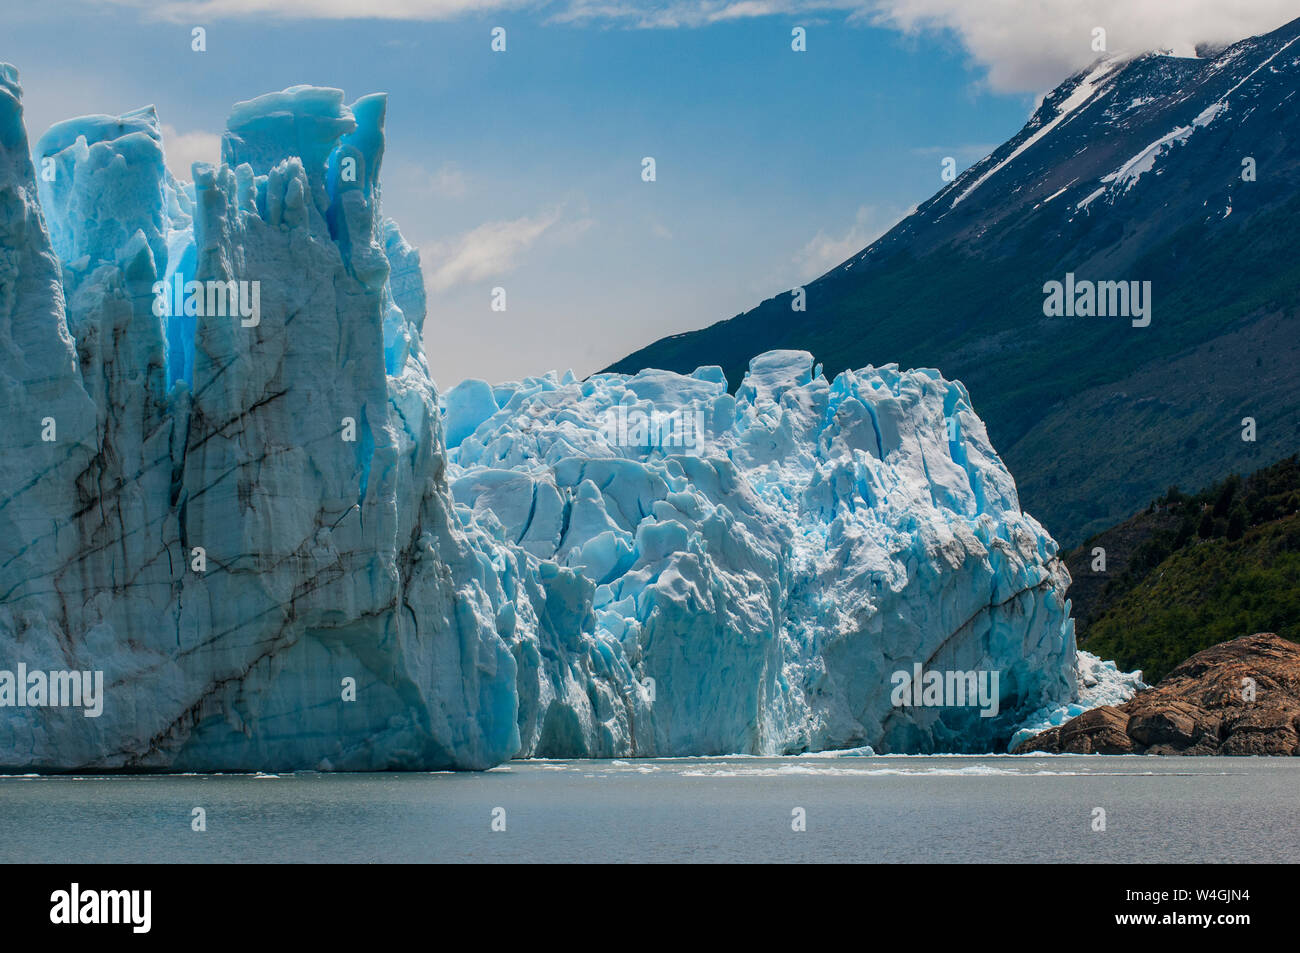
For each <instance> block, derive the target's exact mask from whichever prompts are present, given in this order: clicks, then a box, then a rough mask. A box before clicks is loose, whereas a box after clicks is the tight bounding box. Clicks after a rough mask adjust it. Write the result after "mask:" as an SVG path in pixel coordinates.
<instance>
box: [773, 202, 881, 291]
mask: <svg viewBox="0 0 1300 953" xmlns="http://www.w3.org/2000/svg"><path fill="white" fill-rule="evenodd" d="M900 218H902V216H901V215H891V214H889V213H886V212H883V211H882V210H881V209H878V208H876V207H875V206H873V205H863V206H861V207H860V208H859V209H858V213H857V215H856V216H855V217H854V220H853V224H852V225H851V226H850V227H849V230H848V231H847V232H845V233H844V234H843V235H840V236H839V237H838V238H837V237H835V236H833V235H827V234H826V232H824V231H820V230H819V231H818V232H817V234H816V235H815V236H814V237H813V238H812V239H811V240H810V241H809V242H808V244H806V245H804V246H803V248H801V249H799V251H798V252H796V253H795V256H794V263H795V267H797V268H798V269H799V274H800V276H801V280H803V281H811V280H813V279H814V278H818V277H820V276H821V275H824V274H825V273H826V272H828V271H830V270H831V269H832V268H834V267H835V266H836V265H838V264H840V263H842V262H844V261H847V260H848V258H849V257H850V256H852V255H854V254H856V253H857V252H860V251H862V249H864V248H866V247H867V246H868V245H870V244H871V243H872V242H874V241H875V240H876V239H877V238H879V237H880V236H881V235H883V234H885V232H887V231H889V229H890V228H892V227H893V226H894V225H895V224H896V223H897V222H898V220H899V219H900Z"/></svg>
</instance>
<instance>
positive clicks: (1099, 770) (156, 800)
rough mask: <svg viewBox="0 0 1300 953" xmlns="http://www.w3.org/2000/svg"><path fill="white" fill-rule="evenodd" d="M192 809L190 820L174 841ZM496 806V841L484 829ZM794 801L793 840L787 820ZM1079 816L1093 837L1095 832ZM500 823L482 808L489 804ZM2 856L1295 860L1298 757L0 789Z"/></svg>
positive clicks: (704, 762)
mask: <svg viewBox="0 0 1300 953" xmlns="http://www.w3.org/2000/svg"><path fill="white" fill-rule="evenodd" d="M195 807H202V808H203V809H204V810H205V812H206V822H207V830H206V831H204V832H195V831H193V830H192V829H191V820H192V816H193V815H192V812H193V809H194V808H195ZM496 808H504V809H505V810H504V819H505V827H506V829H505V831H493V830H492V822H493V816H494V809H496ZM796 808H802V809H803V813H804V816H805V818H806V828H807V829H806V830H803V831H794V830H792V829H791V828H792V822H793V821H794V819H795V809H796ZM1096 808H1102V809H1103V810H1104V811H1105V830H1104V831H1094V830H1093V826H1094V823H1095V822H1094V813H1095V809H1096ZM496 813H497V815H498V816H500V812H496ZM0 861H3V862H6V863H12V862H47V861H48V862H66V863H87V862H138V861H148V862H161V863H178V862H212V861H224V862H276V861H319V862H327V863H337V862H345V863H373V862H386V861H402V862H423V861H480V862H481V861H488V862H491V861H516V862H518V861H522V862H533V861H542V862H551V861H561V862H577V861H598V862H603V861H614V862H681V861H822V862H845V861H870V862H888V863H898V862H904V863H905V862H913V861H943V862H952V861H958V862H962V861H975V862H999V861H1007V862H1018V861H1046V862H1069V863H1079V862H1092V861H1100V862H1152V861H1179V862H1260V861H1290V862H1296V861H1300V758H1291V759H1289V758H1156V757H1141V756H1128V757H1099V756H1076V755H1059V756H1025V757H1010V756H1002V757H967V756H946V757H920V756H913V757H868V758H858V757H853V758H845V757H841V758H827V757H798V758H745V757H735V758H684V759H668V760H655V761H527V762H511V763H509V764H507V765H503V766H502V767H499V768H495V769H493V770H492V771H487V772H483V773H478V774H469V773H428V774H350V775H339V774H314V773H307V774H286V775H276V776H266V775H257V776H253V775H165V776H146V777H85V778H81V777H41V778H38V777H7V778H0Z"/></svg>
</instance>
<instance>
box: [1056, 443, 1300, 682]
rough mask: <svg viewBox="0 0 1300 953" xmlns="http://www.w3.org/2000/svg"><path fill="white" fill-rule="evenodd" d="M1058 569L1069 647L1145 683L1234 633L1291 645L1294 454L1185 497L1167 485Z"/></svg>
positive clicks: (1295, 592)
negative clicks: (1268, 635) (1102, 564)
mask: <svg viewBox="0 0 1300 953" xmlns="http://www.w3.org/2000/svg"><path fill="white" fill-rule="evenodd" d="M1108 544H1109V546H1110V547H1112V548H1113V549H1114V551H1115V555H1118V556H1119V557H1120V560H1119V562H1118V564H1117V562H1113V561H1112V560H1111V556H1112V549H1111V548H1107V547H1108ZM1099 546H1100V547H1101V548H1103V549H1107V568H1108V569H1109V570H1110V572H1109V573H1108V574H1107V576H1108V580H1107V581H1106V582H1105V583H1104V584H1102V585H1098V584H1097V582H1096V578H1095V577H1096V576H1097V575H1099V574H1095V573H1093V572H1092V570H1091V565H1092V561H1093V559H1094V558H1095V557H1094V556H1093V550H1094V549H1095V548H1096V547H1099ZM1066 563H1067V565H1069V566H1070V571H1071V575H1073V576H1075V577H1076V578H1078V579H1079V581H1080V583H1081V584H1082V586H1081V587H1080V602H1079V605H1078V606H1077V613H1076V616H1077V620H1078V622H1079V626H1080V633H1081V634H1080V646H1081V647H1082V648H1086V649H1087V650H1088V651H1090V652H1093V653H1095V654H1097V655H1101V656H1102V657H1104V658H1113V659H1115V661H1116V662H1117V663H1118V664H1119V665H1120V667H1121V668H1125V669H1134V668H1140V669H1141V670H1142V671H1143V673H1144V675H1145V678H1146V680H1147V681H1148V682H1152V683H1154V682H1156V681H1158V680H1160V679H1161V678H1163V677H1164V676H1165V675H1166V674H1167V673H1168V672H1169V670H1170V669H1172V668H1173V667H1174V666H1175V665H1177V664H1178V663H1180V662H1182V661H1183V660H1185V659H1186V658H1188V657H1189V656H1191V655H1193V654H1195V653H1196V652H1199V651H1200V650H1202V649H1204V648H1208V647H1209V646H1211V645H1214V644H1216V643H1218V642H1224V641H1228V640H1230V639H1234V638H1237V637H1238V636H1240V635H1244V634H1249V633H1252V632H1276V633H1277V634H1279V635H1281V636H1283V637H1284V638H1287V639H1290V640H1291V641H1294V642H1300V459H1298V458H1297V457H1295V456H1292V457H1290V458H1288V459H1286V460H1283V461H1281V462H1280V463H1277V464H1275V465H1273V466H1271V467H1268V468H1266V469H1264V470H1261V471H1259V472H1257V473H1255V474H1254V475H1252V476H1250V477H1248V478H1247V479H1245V480H1242V479H1241V478H1239V477H1237V476H1235V475H1234V476H1231V477H1229V478H1228V479H1227V480H1224V481H1222V482H1220V483H1218V484H1215V485H1214V486H1212V487H1210V488H1208V489H1206V490H1204V491H1202V492H1200V493H1197V494H1196V495H1194V496H1186V495H1184V494H1183V493H1181V492H1180V491H1179V490H1178V489H1177V488H1176V487H1175V488H1171V489H1170V491H1169V492H1168V493H1166V494H1165V495H1164V496H1163V497H1161V498H1160V499H1159V500H1157V501H1155V502H1154V503H1152V504H1151V506H1150V507H1149V508H1148V509H1147V511H1146V512H1145V513H1141V514H1138V515H1137V516H1135V517H1134V518H1133V519H1131V520H1128V521H1126V522H1125V523H1124V524H1122V525H1121V526H1118V527H1115V528H1114V529H1113V530H1108V531H1107V532H1105V533H1101V534H1098V535H1097V536H1095V537H1093V538H1092V539H1090V540H1088V542H1087V543H1085V544H1084V545H1083V546H1082V547H1080V548H1079V549H1077V550H1074V551H1073V552H1071V553H1069V554H1067V556H1066ZM1072 595H1074V592H1073V590H1072Z"/></svg>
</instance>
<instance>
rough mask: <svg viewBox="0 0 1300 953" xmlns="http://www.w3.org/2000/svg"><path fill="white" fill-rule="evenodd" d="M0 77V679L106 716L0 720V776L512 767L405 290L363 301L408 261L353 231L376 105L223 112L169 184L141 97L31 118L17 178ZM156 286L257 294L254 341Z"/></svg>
mask: <svg viewBox="0 0 1300 953" xmlns="http://www.w3.org/2000/svg"><path fill="white" fill-rule="evenodd" d="M2 75H3V97H0V209H3V214H0V222H2V223H3V224H2V226H0V227H3V229H4V231H3V235H2V236H0V237H2V243H0V336H2V337H3V339H4V348H3V351H0V381H3V387H4V390H5V403H4V406H5V410H6V417H7V418H8V421H7V425H6V427H5V428H4V431H3V432H4V438H3V439H4V441H5V445H4V447H3V451H4V452H3V453H0V468H3V469H2V471H0V473H2V476H3V484H2V485H3V491H4V492H3V500H0V598H2V602H0V645H3V647H4V650H5V651H4V655H5V660H6V662H7V663H9V664H6V665H3V666H0V667H4V668H7V669H9V670H12V669H13V668H14V667H15V665H16V663H17V662H19V661H21V662H22V663H24V664H25V665H26V666H27V669H28V670H29V671H32V670H45V671H62V670H78V671H81V670H85V671H91V670H99V671H103V672H104V681H105V686H106V687H105V695H106V699H105V703H104V710H103V714H102V715H101V716H100V717H98V718H87V717H85V716H84V713H83V711H82V710H80V709H77V708H68V707H64V708H56V707H25V708H23V707H4V708H0V765H4V766H6V767H11V768H12V767H18V768H25V769H59V768H74V767H75V768H100V769H115V768H153V767H158V768H163V767H166V768H175V769H182V770H183V769H207V770H220V769H235V768H254V767H264V768H267V769H284V768H295V767H326V768H330V767H333V768H338V769H376V768H407V767H410V768H414V767H453V766H454V767H487V766H489V765H492V764H495V763H498V762H500V761H501V760H503V759H506V758H508V757H510V756H511V755H513V754H514V753H515V751H516V750H517V749H518V747H519V741H518V728H517V726H516V722H515V715H516V710H517V704H516V699H515V665H514V659H513V657H512V655H511V654H510V652H509V650H508V647H507V646H506V644H505V642H504V641H503V640H502V639H501V638H500V636H499V635H498V633H497V626H496V620H495V613H496V608H495V606H494V601H493V595H492V594H491V593H490V592H489V590H491V591H493V592H496V591H497V590H499V583H498V582H497V580H496V577H495V575H494V574H493V572H492V570H491V566H490V563H489V564H484V562H483V561H482V560H481V559H479V558H478V556H477V552H476V550H474V549H473V547H472V546H471V544H470V542H469V540H468V537H467V536H466V534H465V533H463V532H458V531H457V530H456V528H455V526H454V522H453V519H452V517H451V500H450V497H449V495H448V491H447V487H446V482H445V480H444V479H443V468H444V466H445V461H444V458H443V454H442V451H441V443H442V440H441V420H440V415H439V413H438V409H437V404H436V400H435V394H434V389H433V385H432V383H431V382H430V380H429V375H428V372H427V368H426V366H425V364H424V359H423V355H422V351H421V348H420V346H419V338H420V327H421V325H422V323H423V319H424V313H423V297H422V295H412V294H410V293H409V292H407V293H405V294H404V295H402V296H401V297H400V302H401V303H400V304H399V297H397V296H395V295H394V293H393V291H392V290H391V288H390V281H389V278H390V273H391V272H392V271H394V270H396V271H399V272H403V273H405V274H407V275H409V274H410V273H411V272H412V271H418V259H417V257H416V255H415V252H414V251H413V249H411V248H410V247H409V246H407V245H406V243H405V242H403V241H402V240H401V237H400V235H399V234H398V233H397V231H396V228H395V227H394V226H393V225H392V224H391V223H390V222H388V221H386V220H384V219H383V218H382V216H381V214H380V202H379V199H380V195H379V188H378V184H377V183H378V172H379V166H380V161H381V159H382V143H383V137H382V128H383V119H384V101H383V98H382V97H368V98H366V99H363V100H361V101H360V102H359V103H356V104H354V105H353V106H351V107H349V106H347V105H345V104H344V102H343V97H342V93H340V92H339V91H337V90H323V89H311V88H295V89H290V90H286V91H285V92H283V93H277V94H274V95H271V96H266V97H262V98H260V99H257V100H254V101H252V102H248V103H242V104H240V105H239V106H237V107H236V109H235V111H234V113H233V115H232V116H231V121H230V129H229V131H228V132H227V134H226V136H225V139H224V143H223V162H222V163H221V165H219V166H206V165H199V164H196V166H195V169H194V183H193V184H192V185H190V184H184V185H182V184H181V183H178V182H176V181H175V180H174V179H172V178H171V177H170V176H169V175H168V174H167V172H166V167H165V165H164V163H163V151H162V149H163V146H162V140H161V135H160V133H159V127H158V122H157V118H156V117H155V116H154V114H153V111H152V110H151V109H147V110H140V111H137V112H135V113H131V114H128V115H125V116H121V117H107V116H99V117H89V118H86V119H78V120H72V121H69V122H65V123H62V124H60V125H57V126H55V127H54V128H52V129H51V130H50V131H49V132H48V133H47V134H46V135H45V136H44V137H43V138H42V139H41V140H40V142H39V143H38V144H37V146H36V150H35V156H36V158H37V162H38V163H39V164H40V166H41V174H40V175H39V176H37V175H36V171H35V169H34V167H33V164H32V161H31V159H30V158H29V157H28V145H27V140H26V135H25V132H24V129H23V125H22V117H21V105H20V101H19V89H18V84H17V75H16V73H15V71H14V70H13V69H12V68H6V69H5V70H4V72H3V74H2ZM346 159H350V160H352V164H351V167H352V169H353V170H356V169H360V170H361V171H360V174H356V175H352V176H344V175H342V174H341V173H340V172H339V171H338V166H339V165H340V164H341V163H342V162H343V160H346ZM38 182H39V186H38V184H37V183H38ZM38 188H39V198H38ZM60 262H62V265H60ZM177 279H179V280H180V282H181V283H182V285H183V283H184V282H187V281H197V282H201V283H210V282H222V283H225V282H230V281H234V282H247V283H249V284H248V285H247V287H248V288H250V289H251V288H252V287H253V285H252V284H251V283H252V282H256V283H257V287H258V289H259V296H260V309H259V315H258V320H257V322H256V323H255V324H254V323H253V322H252V321H251V320H246V319H244V318H241V317H240V316H238V315H235V316H231V315H227V314H223V315H197V314H194V313H193V311H194V310H197V308H191V309H187V308H186V307H184V306H182V308H180V309H178V310H179V313H178V314H175V315H171V314H163V315H160V314H158V311H159V310H171V309H159V308H158V307H157V300H158V299H157V296H156V294H155V283H156V282H158V281H160V280H161V281H163V282H165V283H166V285H165V287H166V288H167V289H168V293H167V296H168V297H170V289H171V288H172V287H173V282H175V281H176V280H177ZM65 298H66V300H65ZM404 308H405V309H407V310H404ZM187 310H189V311H190V313H188V314H187V313H186V311H187ZM74 341H75V345H74ZM43 421H52V422H53V425H54V431H53V435H54V439H53V440H45V439H42V436H43V432H42V428H43V423H42V422H43ZM347 421H351V422H352V426H351V430H352V435H353V436H354V437H355V439H351V440H349V439H345V437H346V436H348V434H347V429H348V424H347ZM198 550H201V551H202V553H201V560H200V561H199V563H198V564H199V565H202V566H203V569H202V571H195V569H194V567H195V565H196V557H197V556H198V555H199V554H198ZM496 601H497V602H500V597H499V594H498V595H497V596H496ZM345 679H353V680H354V681H355V686H356V688H355V691H356V695H357V700H356V701H355V702H350V701H344V700H343V695H344V694H345V690H344V688H342V687H341V686H343V683H344V680H345Z"/></svg>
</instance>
